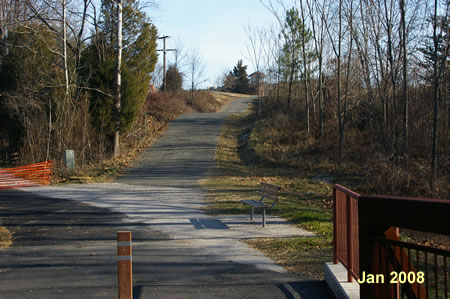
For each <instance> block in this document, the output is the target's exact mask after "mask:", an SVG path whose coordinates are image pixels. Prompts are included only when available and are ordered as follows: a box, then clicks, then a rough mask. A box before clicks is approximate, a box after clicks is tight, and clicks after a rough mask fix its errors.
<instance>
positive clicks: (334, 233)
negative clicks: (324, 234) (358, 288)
mask: <svg viewBox="0 0 450 299" xmlns="http://www.w3.org/2000/svg"><path fill="white" fill-rule="evenodd" d="M336 205H337V200H336V187H333V263H335V264H337V263H338V258H337V225H336V215H337V213H336V210H337V208H336Z"/></svg>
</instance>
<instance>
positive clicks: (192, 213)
mask: <svg viewBox="0 0 450 299" xmlns="http://www.w3.org/2000/svg"><path fill="white" fill-rule="evenodd" d="M250 101H251V100H249V99H239V100H235V101H234V102H232V103H231V104H230V105H228V106H226V107H225V108H224V109H223V110H222V111H221V112H219V113H205V114H197V113H196V114H187V115H184V116H182V117H180V118H179V119H177V120H175V121H173V122H172V123H171V124H170V125H169V129H168V131H167V132H166V134H165V135H164V137H163V138H161V139H160V140H159V141H158V142H156V144H155V145H154V146H153V147H152V148H150V149H149V150H148V151H146V152H145V153H144V154H143V155H142V157H141V158H140V159H138V160H137V161H136V163H135V167H134V168H131V169H130V170H129V171H128V172H127V173H126V175H124V176H123V177H121V178H119V179H118V180H117V182H116V183H112V184H90V185H71V186H50V187H39V188H27V189H23V191H17V190H16V191H9V192H0V212H2V213H1V214H2V216H4V217H3V219H4V221H5V224H6V225H8V226H9V227H12V228H13V230H14V231H15V239H16V242H15V244H14V246H13V247H11V248H9V249H7V250H4V251H0V261H1V263H0V298H3V296H7V297H8V298H12V297H17V298H23V297H30V298H32V297H34V296H36V297H39V298H45V297H49V298H61V297H64V298H66V297H67V298H69V297H74V298H79V297H80V296H81V297H111V296H114V295H115V293H116V281H115V280H116V277H115V249H116V247H115V246H116V244H115V241H114V238H115V232H116V231H118V230H124V229H129V230H132V231H133V234H134V237H133V241H134V256H133V258H134V261H133V267H134V275H135V276H134V278H135V283H134V292H135V297H136V298H146V297H152V296H155V297H160V298H211V297H216V296H221V297H225V298H241V297H242V298H329V297H331V295H330V293H329V290H328V288H327V286H326V284H325V283H324V282H315V281H308V280H301V279H299V278H298V277H294V276H291V275H289V274H287V273H285V271H284V269H283V268H281V267H279V266H277V265H275V264H274V263H273V262H272V261H271V260H270V259H268V258H266V257H265V256H263V255H262V254H261V253H260V252H258V251H255V250H253V249H250V248H248V247H247V246H246V245H245V243H243V242H241V241H240V240H243V239H248V238H254V237H270V236H277V237H287V236H293V235H297V236H307V235H309V233H308V232H306V231H302V230H300V229H298V228H295V227H293V226H290V225H288V224H287V223H286V222H285V221H283V220H282V219H279V218H276V217H269V218H268V226H267V228H266V229H261V227H260V224H259V223H251V222H250V221H249V219H248V216H247V215H246V216H223V217H212V216H207V215H205V214H204V213H203V212H202V211H201V210H200V208H201V207H202V206H203V205H204V204H205V203H204V201H203V193H202V191H201V190H200V188H199V186H198V183H197V181H198V180H199V179H201V178H204V176H205V175H206V172H207V171H208V170H209V169H210V168H211V167H213V166H214V160H213V158H214V152H215V147H216V143H217V138H218V136H219V134H220V129H221V126H222V123H223V120H224V119H225V117H226V116H228V115H230V114H231V113H237V112H241V111H243V110H244V109H246V107H247V106H248V103H249V102H250ZM24 191H26V192H24ZM30 191H31V192H32V193H30ZM2 208H3V209H2ZM5 261H7V262H5ZM42 273H45V274H44V275H43V274H42ZM24 295H26V296H24Z"/></svg>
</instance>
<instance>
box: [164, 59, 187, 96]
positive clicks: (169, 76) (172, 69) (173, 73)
mask: <svg viewBox="0 0 450 299" xmlns="http://www.w3.org/2000/svg"><path fill="white" fill-rule="evenodd" d="M182 86H183V75H182V74H181V73H180V71H179V70H178V68H177V67H176V66H175V65H171V66H169V68H168V69H167V72H166V90H167V91H172V92H175V91H178V90H181V87H182Z"/></svg>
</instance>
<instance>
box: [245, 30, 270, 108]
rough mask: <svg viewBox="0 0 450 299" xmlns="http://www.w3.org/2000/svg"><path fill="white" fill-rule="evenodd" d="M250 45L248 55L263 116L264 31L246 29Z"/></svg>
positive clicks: (248, 45)
mask: <svg viewBox="0 0 450 299" xmlns="http://www.w3.org/2000/svg"><path fill="white" fill-rule="evenodd" d="M244 30H245V33H246V35H247V38H248V41H249V43H248V44H247V53H248V54H249V57H250V61H251V62H252V64H253V68H254V69H255V72H256V80H257V82H256V92H257V95H258V115H260V114H261V80H262V79H263V78H261V77H262V76H261V59H262V54H263V45H264V42H265V41H264V33H263V31H262V30H259V29H257V28H253V27H252V26H251V25H250V24H248V25H247V28H244Z"/></svg>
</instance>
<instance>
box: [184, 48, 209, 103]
mask: <svg viewBox="0 0 450 299" xmlns="http://www.w3.org/2000/svg"><path fill="white" fill-rule="evenodd" d="M188 68H189V69H188V75H189V82H190V88H191V106H192V105H194V91H195V90H196V89H197V88H198V86H199V85H200V84H202V83H204V82H206V79H205V63H204V62H203V60H202V57H201V56H200V52H199V51H198V49H191V51H190V53H189V56H188Z"/></svg>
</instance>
